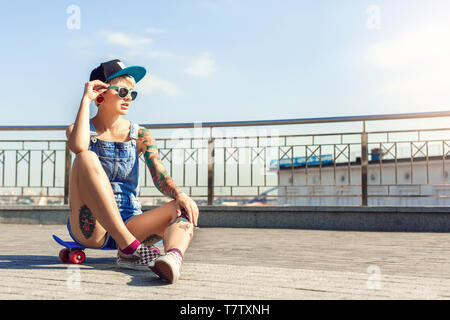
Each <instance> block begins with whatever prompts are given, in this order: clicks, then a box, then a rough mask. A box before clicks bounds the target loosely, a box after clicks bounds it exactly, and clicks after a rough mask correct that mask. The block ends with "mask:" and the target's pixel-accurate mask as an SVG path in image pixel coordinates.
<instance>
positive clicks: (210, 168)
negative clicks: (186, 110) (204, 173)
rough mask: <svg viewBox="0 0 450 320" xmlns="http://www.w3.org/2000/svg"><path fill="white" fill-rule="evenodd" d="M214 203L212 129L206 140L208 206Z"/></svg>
mask: <svg viewBox="0 0 450 320" xmlns="http://www.w3.org/2000/svg"><path fill="white" fill-rule="evenodd" d="M213 203H214V138H213V136H212V127H210V131H209V139H208V205H212V204H213Z"/></svg>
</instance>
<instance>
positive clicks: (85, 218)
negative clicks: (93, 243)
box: [79, 205, 96, 239]
mask: <svg viewBox="0 0 450 320" xmlns="http://www.w3.org/2000/svg"><path fill="white" fill-rule="evenodd" d="M79 221H80V229H81V232H82V233H83V236H84V237H85V238H86V239H89V238H90V237H91V236H92V234H93V233H94V230H95V222H96V219H95V217H94V215H93V214H92V212H91V210H90V209H89V208H88V207H87V206H86V205H83V206H82V207H81V208H80V215H79Z"/></svg>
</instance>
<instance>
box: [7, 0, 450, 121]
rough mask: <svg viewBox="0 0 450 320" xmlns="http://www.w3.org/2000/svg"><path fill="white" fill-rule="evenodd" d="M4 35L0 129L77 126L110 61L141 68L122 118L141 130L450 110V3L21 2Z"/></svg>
mask: <svg viewBox="0 0 450 320" xmlns="http://www.w3.org/2000/svg"><path fill="white" fill-rule="evenodd" d="M0 26H1V28H0V34H1V38H2V45H1V46H2V50H1V52H0V57H1V60H2V62H3V63H2V75H3V76H2V77H0V84H1V86H2V87H3V88H7V94H4V95H3V96H2V100H3V101H2V102H3V103H2V111H3V112H2V116H1V117H0V125H68V124H70V123H73V122H74V121H75V118H76V115H77V112H78V108H79V104H80V100H81V97H82V94H83V88H84V84H85V82H87V81H88V80H89V74H90V72H91V70H92V69H94V68H95V67H97V66H98V65H99V64H100V63H101V62H104V61H108V60H111V59H115V58H118V59H121V60H122V61H123V62H124V64H125V65H126V66H131V65H140V66H144V67H145V68H146V69H147V72H148V73H147V75H146V77H145V78H144V79H143V80H142V81H141V82H139V83H138V85H137V86H136V90H137V91H138V92H139V95H138V98H137V99H136V100H135V101H133V103H132V105H131V108H130V110H129V113H128V115H127V116H126V118H127V119H128V120H131V121H134V122H138V123H140V124H159V123H184V122H209V121H246V120H272V119H289V118H311V117H333V116H354V115H374V114H392V113H408V112H428V111H446V110H449V106H450V103H449V101H450V90H448V88H449V87H450V76H449V75H450V59H448V57H449V56H450V42H449V41H448V39H449V38H450V1H447V0H442V1H440V0H434V1H425V0H422V1H419V0H414V1H413V0H396V1H391V0H379V1H376V0H374V1H364V0H358V1H356V0H353V1H350V0H340V1H336V0H322V1H300V0H283V1H275V0H270V1H269V0H217V1H212V0H191V1H187V0H186V1H181V0H180V1H175V0H173V1H132V2H124V1H116V0H108V1H82V0H73V1H20V0H17V1H8V2H4V3H2V9H1V12H0ZM90 111H91V117H92V116H94V115H95V113H96V107H95V105H94V104H92V105H91V110H90Z"/></svg>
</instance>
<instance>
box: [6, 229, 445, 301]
mask: <svg viewBox="0 0 450 320" xmlns="http://www.w3.org/2000/svg"><path fill="white" fill-rule="evenodd" d="M53 233H55V234H57V235H59V236H61V237H62V238H64V239H68V235H67V231H66V229H65V226H60V225H54V226H48V225H46V226H42V225H8V224H3V225H2V224H0V243H1V246H0V283H1V286H0V299H176V300H180V299H233V300H235V299H449V298H450V254H449V253H450V252H449V251H450V250H449V248H450V234H443V233H380V232H339V231H312V230H289V229H284V230H283V229H232V228H230V229H226V228H202V229H198V230H197V231H196V234H195V235H194V239H193V241H192V243H191V247H190V248H189V250H188V252H187V253H186V256H185V262H184V266H183V273H182V277H181V279H180V280H179V281H178V282H177V283H176V284H174V285H168V284H165V283H163V282H161V281H160V280H159V279H158V277H157V276H156V275H154V274H153V273H151V272H143V271H131V270H123V269H118V268H116V266H115V251H99V250H87V251H86V254H87V259H86V262H85V263H84V264H83V265H81V266H74V265H68V264H62V263H60V262H59V259H58V256H57V255H58V251H59V250H60V247H59V245H57V244H56V243H54V242H53V240H52V239H51V234H53Z"/></svg>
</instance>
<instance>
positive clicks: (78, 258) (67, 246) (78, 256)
mask: <svg viewBox="0 0 450 320" xmlns="http://www.w3.org/2000/svg"><path fill="white" fill-rule="evenodd" d="M52 237H53V239H54V240H55V241H56V242H57V243H58V244H60V245H61V246H63V247H64V249H61V251H59V259H60V260H61V261H62V262H64V263H74V264H81V263H83V262H84V260H85V259H86V254H85V253H84V250H85V249H88V248H89V249H96V250H117V249H115V248H108V247H107V248H90V247H86V246H83V245H82V244H79V243H78V242H75V241H64V240H62V239H60V238H58V237H57V236H56V235H53V236H52ZM162 243H163V241H162V240H160V241H158V242H156V243H155V244H162ZM152 248H154V249H155V250H157V251H158V253H159V249H158V248H156V247H153V246H152Z"/></svg>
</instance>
